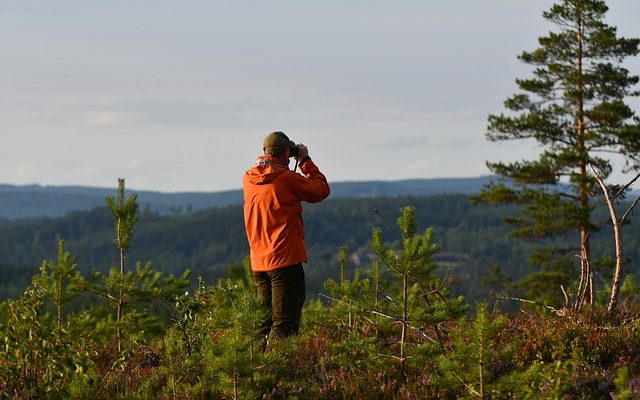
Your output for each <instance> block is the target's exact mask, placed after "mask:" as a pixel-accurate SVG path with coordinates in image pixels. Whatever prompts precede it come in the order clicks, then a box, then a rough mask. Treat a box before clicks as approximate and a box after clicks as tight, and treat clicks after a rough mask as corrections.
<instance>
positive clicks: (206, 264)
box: [0, 195, 640, 301]
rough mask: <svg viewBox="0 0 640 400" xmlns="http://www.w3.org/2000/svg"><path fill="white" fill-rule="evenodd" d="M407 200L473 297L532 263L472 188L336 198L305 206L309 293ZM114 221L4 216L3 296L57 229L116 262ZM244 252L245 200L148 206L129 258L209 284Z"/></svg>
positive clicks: (360, 255) (91, 262)
mask: <svg viewBox="0 0 640 400" xmlns="http://www.w3.org/2000/svg"><path fill="white" fill-rule="evenodd" d="M407 205H413V206H415V207H416V221H417V223H418V227H419V230H420V231H424V230H425V229H426V228H427V227H432V228H433V229H434V240H435V242H437V243H438V244H439V245H440V247H441V251H440V252H439V253H438V254H437V257H436V258H437V261H439V262H440V264H441V272H442V273H448V274H449V276H450V278H451V279H452V280H453V281H455V284H454V285H453V290H454V292H455V293H457V294H463V295H465V296H467V298H468V299H469V300H470V301H474V300H475V299H478V298H483V297H486V293H487V292H486V289H485V288H483V286H482V285H481V281H482V279H483V277H486V276H487V271H488V269H489V268H490V267H491V266H493V265H499V266H500V267H501V268H502V272H503V273H505V274H508V275H510V276H512V277H513V278H514V279H516V280H517V279H520V278H522V277H523V276H525V275H526V274H527V273H528V272H529V271H530V267H529V266H528V265H527V262H526V258H527V256H528V254H529V251H530V245H528V244H525V243H523V242H520V241H517V240H514V239H510V238H509V237H508V230H507V228H506V227H505V226H504V225H503V224H502V222H501V220H500V217H501V216H502V215H505V214H511V213H513V211H514V209H512V208H509V207H494V206H487V205H471V204H470V203H469V200H468V197H467V196H466V195H438V196H399V197H381V198H359V199H354V198H335V199H329V200H327V201H325V202H322V203H318V204H305V207H304V211H303V216H304V221H305V232H306V240H307V244H308V248H309V254H310V262H309V265H308V266H307V268H306V274H307V277H308V291H309V295H310V296H315V295H317V293H318V292H319V291H320V290H321V289H322V283H323V281H324V280H325V279H326V278H328V277H334V278H335V277H337V276H338V263H337V255H338V251H339V248H340V246H343V245H344V246H347V248H348V251H349V255H350V258H349V262H348V264H347V269H348V272H350V273H352V272H353V270H354V269H355V268H356V267H359V266H360V267H368V266H370V265H371V263H372V254H371V247H370V239H371V230H372V228H373V227H374V226H378V227H381V228H382V230H383V235H384V239H385V240H387V241H389V242H390V243H392V242H394V241H395V240H396V235H397V233H396V231H395V228H394V227H395V221H396V219H397V217H398V216H399V213H400V209H401V208H402V207H404V206H407ZM374 209H377V210H378V213H375V212H374V211H373V210H374ZM379 214H380V215H382V216H384V218H385V220H386V221H387V222H388V223H389V224H390V225H391V227H389V226H387V225H386V222H385V221H383V220H382V218H381V217H380V216H379ZM601 214H602V221H603V228H602V232H601V233H600V234H599V235H597V237H595V238H594V244H593V248H594V252H595V253H596V254H605V255H611V256H612V255H613V247H612V243H611V241H610V238H609V236H610V228H609V226H608V225H607V223H606V221H607V219H606V213H605V212H604V211H603V212H602V213H601ZM112 224H113V220H112V216H111V214H110V212H109V211H108V210H107V209H106V208H104V207H100V208H95V209H93V210H90V211H74V212H71V213H69V214H67V215H65V216H64V217H58V218H48V217H39V218H29V219H21V220H16V221H4V222H0V298H3V297H6V296H12V295H16V294H18V293H19V292H20V291H21V290H22V289H23V288H24V286H25V285H26V283H27V282H28V281H29V279H30V277H31V276H32V275H33V274H35V273H36V272H37V270H38V267H39V266H40V264H41V262H42V260H43V259H51V260H53V259H55V257H56V249H57V247H56V241H57V240H58V238H61V239H64V240H65V244H66V247H67V250H69V251H71V252H72V253H74V254H76V255H77V256H78V262H79V265H80V267H81V269H83V270H84V271H90V270H91V269H98V270H106V269H107V268H109V267H110V266H115V265H117V260H118V252H117V250H116V248H115V246H114V243H113V233H112ZM624 229H625V231H624V234H625V240H626V242H625V251H626V253H625V254H626V256H627V257H629V258H630V259H631V260H633V262H632V263H631V264H630V265H629V268H630V269H631V270H633V271H636V269H637V262H638V260H640V254H639V251H640V223H638V222H637V221H633V220H632V223H631V224H629V225H628V226H626V227H625V228H624ZM571 239H572V241H571V242H570V243H573V238H571ZM558 240H562V239H558ZM248 251H249V250H248V246H247V242H246V238H245V236H244V227H243V218H242V208H241V206H239V205H233V206H225V207H218V208H211V209H207V210H202V211H197V212H196V211H192V212H183V213H182V214H175V215H159V214H157V213H152V212H150V211H149V210H147V211H144V210H143V211H142V212H141V215H140V218H139V222H138V224H137V226H136V229H135V231H134V237H133V244H132V248H131V251H130V253H129V258H128V259H129V262H130V265H131V266H133V263H134V262H135V261H136V260H139V261H142V262H146V261H152V262H153V264H154V267H155V268H156V269H158V270H160V271H163V272H166V273H174V274H176V275H178V274H180V273H182V271H184V269H186V268H189V269H191V270H193V271H194V276H197V275H201V276H202V277H204V278H205V280H206V281H207V282H210V283H213V282H214V281H215V280H216V279H217V278H219V277H221V276H225V275H227V274H228V273H229V270H230V269H234V268H236V269H237V267H239V266H240V265H241V263H242V260H243V258H244V257H245V256H246V255H248ZM576 265H577V264H576ZM597 279H598V277H597Z"/></svg>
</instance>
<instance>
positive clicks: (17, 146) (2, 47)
mask: <svg viewBox="0 0 640 400" xmlns="http://www.w3.org/2000/svg"><path fill="white" fill-rule="evenodd" d="M552 4H553V2H552V1H548V0H482V1H478V0H393V1H390V0H322V1H320V0H306V1H303V0H233V1H231V0H225V1H222V0H182V1H178V0H173V1H169V0H153V1H151V0H127V1H122V0H110V1H98V0H55V1H52V0H39V1H38V0H0V139H1V144H0V184H15V185H26V184H40V185H55V186H61V185H82V186H96V187H116V186H117V179H118V178H120V177H121V178H125V179H126V182H127V187H128V188H133V189H139V190H155V191H162V192H184V191H205V192H217V191H223V190H231V189H238V188H240V187H241V179H242V175H243V173H244V171H245V170H246V169H247V168H248V167H250V166H251V165H252V164H254V162H255V158H256V156H257V155H258V154H260V153H261V151H262V140H263V138H264V137H265V136H266V134H267V133H269V132H271V131H274V130H281V131H284V132H285V133H286V134H287V135H288V136H289V137H290V138H291V139H292V140H294V141H295V142H297V143H304V144H305V145H307V146H308V148H309V154H310V156H311V157H312V158H313V159H314V161H315V162H316V164H317V165H318V166H319V167H320V169H321V171H322V172H324V173H325V175H326V176H327V178H328V180H329V181H330V182H344V181H363V180H400V179H412V178H450V177H474V176H482V175H487V174H489V173H490V172H489V170H488V169H487V167H486V161H488V160H489V161H514V160H521V159H534V158H536V156H537V154H538V153H539V152H540V147H539V146H538V145H537V144H536V143H534V142H510V143H503V142H502V143H496V142H489V141H487V140H486V138H485V132H486V126H487V117H488V115H489V114H499V113H500V112H502V111H504V106H503V102H504V100H506V99H507V98H508V97H509V96H511V95H512V94H514V93H516V91H517V87H516V84H515V79H516V78H527V77H530V76H531V68H530V67H529V66H527V65H524V64H522V63H520V62H519V61H518V60H517V56H518V55H519V54H521V53H522V51H530V50H533V49H535V48H536V47H537V38H538V37H540V36H544V35H546V34H547V33H548V32H549V31H550V30H554V29H556V28H555V27H554V26H553V25H550V24H549V23H548V22H546V21H545V20H544V19H543V18H542V12H543V11H545V10H547V9H548V8H549V7H550V6H551V5H552ZM607 5H608V6H609V8H610V11H609V12H608V14H607V17H606V19H605V21H606V22H607V23H608V24H610V25H613V26H616V27H617V28H618V33H619V34H620V35H621V36H625V37H632V38H637V37H640V25H638V23H637V21H638V17H640V1H638V0H609V1H607ZM625 66H626V67H627V68H628V69H629V70H630V71H631V72H632V74H634V75H639V74H640V60H639V59H638V57H636V58H633V59H628V60H627V62H626V63H625ZM629 104H631V105H632V106H634V109H635V111H636V113H640V102H638V101H637V99H633V100H632V101H630V102H629ZM616 177H617V178H618V179H624V180H628V179H627V178H626V176H624V175H619V176H616Z"/></svg>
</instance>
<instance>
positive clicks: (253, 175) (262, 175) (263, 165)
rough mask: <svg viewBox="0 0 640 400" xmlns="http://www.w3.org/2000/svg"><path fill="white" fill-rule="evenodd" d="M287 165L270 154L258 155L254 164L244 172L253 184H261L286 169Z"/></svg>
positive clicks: (269, 180)
mask: <svg viewBox="0 0 640 400" xmlns="http://www.w3.org/2000/svg"><path fill="white" fill-rule="evenodd" d="M288 170H289V166H287V165H283V164H282V162H280V160H278V159H276V158H274V157H272V156H259V157H258V159H257V160H256V165H254V166H253V167H251V168H249V169H248V170H247V171H246V172H245V174H246V175H247V176H248V178H249V182H251V183H252V184H254V185H262V184H265V183H268V182H271V181H272V180H273V179H275V178H276V177H277V176H278V175H280V174H281V173H283V172H284V171H288Z"/></svg>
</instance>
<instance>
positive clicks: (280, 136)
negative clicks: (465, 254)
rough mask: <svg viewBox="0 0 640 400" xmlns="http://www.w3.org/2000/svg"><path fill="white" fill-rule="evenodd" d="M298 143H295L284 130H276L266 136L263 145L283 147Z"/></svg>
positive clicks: (264, 146)
mask: <svg viewBox="0 0 640 400" xmlns="http://www.w3.org/2000/svg"><path fill="white" fill-rule="evenodd" d="M295 146H296V144H295V143H293V142H292V141H291V140H289V138H288V137H287V135H285V134H284V132H280V131H276V132H271V133H270V134H268V135H267V137H266V138H264V143H263V145H262V147H263V148H267V147H280V148H282V149H286V148H291V147H295Z"/></svg>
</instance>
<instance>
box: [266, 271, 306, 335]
mask: <svg viewBox="0 0 640 400" xmlns="http://www.w3.org/2000/svg"><path fill="white" fill-rule="evenodd" d="M269 276H270V278H271V291H272V292H271V295H272V298H271V308H272V316H273V325H272V330H273V334H274V336H276V337H287V336H290V335H295V334H297V333H298V330H299V329H300V317H301V316H302V306H303V305H304V300H305V287H304V270H303V269H302V264H295V265H292V266H289V267H284V268H279V269H277V270H275V271H271V272H269Z"/></svg>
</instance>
